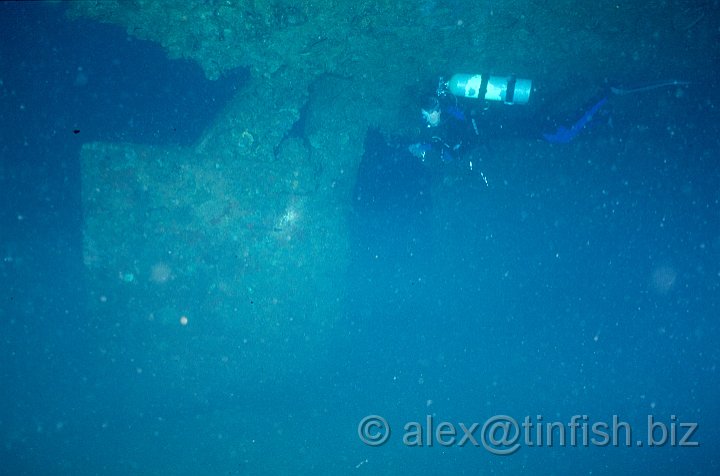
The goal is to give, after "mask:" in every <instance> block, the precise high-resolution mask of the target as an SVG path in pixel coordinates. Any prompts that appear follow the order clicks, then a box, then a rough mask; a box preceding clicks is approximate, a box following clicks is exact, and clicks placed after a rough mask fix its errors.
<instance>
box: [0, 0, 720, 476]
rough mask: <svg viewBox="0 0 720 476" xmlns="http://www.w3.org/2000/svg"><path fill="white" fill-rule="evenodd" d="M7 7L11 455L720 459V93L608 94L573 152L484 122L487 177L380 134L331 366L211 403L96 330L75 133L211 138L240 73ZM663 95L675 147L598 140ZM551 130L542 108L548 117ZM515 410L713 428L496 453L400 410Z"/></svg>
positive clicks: (40, 461) (702, 468)
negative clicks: (149, 373) (496, 131)
mask: <svg viewBox="0 0 720 476" xmlns="http://www.w3.org/2000/svg"><path fill="white" fill-rule="evenodd" d="M0 16H2V19H3V25H4V31H3V34H2V39H1V41H0V79H1V80H2V85H0V99H1V100H0V107H1V108H2V109H1V110H0V121H1V122H2V128H1V129H0V134H1V136H2V143H1V144H0V154H1V160H2V162H1V165H0V167H1V168H0V203H1V204H2V206H1V207H0V253H1V256H0V258H1V259H2V261H0V284H1V285H2V294H1V295H0V298H1V299H2V304H1V305H0V379H1V380H0V388H2V391H0V404H1V408H2V410H0V439H1V440H2V445H0V474H8V475H42V474H48V475H49V474H52V475H59V474H72V475H83V474H88V475H90V474H123V475H126V474H249V475H255V474H352V473H353V472H356V473H357V474H360V473H361V472H364V473H365V474H428V475H436V474H468V475H469V474H553V475H559V474H567V475H577V474H613V475H618V474H628V475H636V474H656V475H661V474H662V475H664V474H667V475H677V474H718V472H719V471H720V461H719V460H718V455H720V445H719V444H718V441H720V431H718V428H717V425H718V424H719V423H720V407H719V406H718V404H717V402H718V399H719V398H720V380H719V379H718V369H717V366H718V361H719V358H720V350H719V349H718V345H717V342H718V337H720V323H718V315H720V313H719V312H718V311H719V310H720V292H719V289H720V213H719V208H720V195H719V194H718V183H720V166H718V162H717V157H718V156H719V154H718V152H720V144H719V143H718V141H717V139H715V137H717V136H718V128H719V126H718V124H719V123H720V121H718V113H717V112H716V105H717V104H718V103H717V101H718V100H719V99H720V98H718V97H716V96H711V97H704V96H703V97H702V98H700V97H698V96H692V95H691V96H690V97H688V96H687V95H686V96H685V97H684V98H679V97H675V92H674V90H673V91H659V92H657V93H658V95H657V96H652V95H645V96H642V97H638V98H635V97H632V96H628V97H623V98H611V99H610V100H609V101H608V104H607V105H606V106H604V110H605V109H607V114H609V115H610V114H612V117H614V120H613V121H610V116H605V117H595V118H594V119H593V123H597V124H596V125H594V127H593V128H592V130H589V131H587V133H584V134H582V135H581V136H579V137H578V138H577V139H576V141H574V142H573V143H571V144H566V145H565V146H564V147H567V148H566V149H557V148H554V149H553V147H555V146H550V145H547V144H543V146H542V147H543V148H542V149H541V148H539V147H538V148H537V149H536V150H538V151H539V150H541V151H544V152H533V153H527V154H523V153H518V154H516V155H512V156H503V157H498V156H494V155H493V151H494V148H493V147H495V148H496V149H501V148H500V146H499V145H495V146H493V143H492V140H488V143H486V144H482V146H479V147H478V149H477V150H479V151H481V152H482V154H484V159H483V160H482V161H481V162H477V163H476V170H475V171H472V172H471V171H467V170H463V169H462V168H461V164H460V163H459V161H457V162H458V163H453V164H449V165H448V166H447V167H445V168H442V167H429V166H427V165H424V164H421V163H418V162H417V161H416V160H415V159H414V158H413V157H412V156H410V155H409V154H408V153H407V152H406V151H405V147H398V146H396V144H397V141H395V140H389V139H388V138H386V137H384V136H382V135H381V134H380V133H378V132H376V131H371V132H370V133H368V136H367V137H366V140H365V151H366V152H365V156H364V160H363V163H362V164H361V168H360V171H359V175H358V183H357V186H356V188H355V191H354V203H355V205H354V207H353V210H352V213H351V216H350V225H351V244H352V251H351V254H352V260H351V266H350V269H349V272H348V276H347V277H346V279H345V281H346V283H345V286H347V287H348V289H351V290H352V292H351V293H350V294H351V297H350V299H349V302H347V303H345V308H346V309H347V311H346V313H345V315H343V316H342V318H340V319H339V320H338V322H337V323H336V325H335V329H334V331H335V334H334V335H333V339H332V343H331V344H330V345H329V348H327V349H324V350H325V354H323V357H322V358H318V359H317V367H316V368H309V369H305V373H304V375H305V377H306V380H305V381H301V382H295V381H293V382H287V383H286V384H285V385H279V386H272V387H268V388H269V389H270V388H271V389H272V391H268V392H267V393H266V392H264V389H265V388H266V387H265V385H264V384H258V386H257V388H254V389H234V391H235V392H236V393H241V394H242V393H244V394H246V395H247V396H246V397H245V398H242V399H239V400H236V399H233V398H228V397H227V391H226V390H227V387H228V386H231V382H232V379H229V380H228V381H222V380H219V378H218V376H217V374H213V373H208V374H205V375H203V374H200V375H197V374H196V375H193V378H194V380H193V381H188V382H182V383H181V384H182V386H185V387H186V388H190V389H193V391H195V389H202V390H203V391H207V395H209V397H207V399H203V400H201V401H198V400H196V399H192V398H185V397H186V395H185V394H184V393H182V392H180V393H179V395H180V397H179V399H172V398H169V399H168V395H167V394H165V393H163V392H162V390H161V389H158V388H155V387H152V386H148V387H141V388H132V389H128V388H127V386H126V383H127V382H129V381H130V380H131V379H132V378H133V377H134V375H132V374H133V371H132V369H130V370H128V369H127V368H125V367H121V366H117V367H112V366H107V365H106V364H107V362H106V361H105V360H104V359H103V358H102V352H103V350H102V349H103V348H104V347H106V345H107V344H108V343H107V342H103V341H101V340H98V339H99V337H98V336H106V335H108V332H106V331H107V330H108V329H97V328H94V327H91V326H89V325H88V324H87V323H88V322H89V319H88V316H86V315H85V314H84V312H85V311H84V308H85V307H84V304H85V303H86V302H87V297H86V291H87V286H86V283H85V282H84V268H83V265H82V257H81V230H82V215H81V207H80V172H79V164H78V153H79V148H80V146H81V145H82V144H83V143H86V142H91V141H96V140H102V141H110V142H135V143H146V144H147V143H150V144H177V145H190V144H193V143H194V142H195V141H196V140H197V139H198V138H199V137H200V134H201V133H202V131H203V130H204V128H205V127H207V126H208V125H209V124H210V123H211V121H212V120H213V118H214V117H215V116H216V114H217V113H218V112H219V111H220V110H221V109H222V107H223V105H224V104H226V102H227V101H228V100H229V98H231V97H232V95H233V94H234V93H235V92H236V90H237V88H238V87H241V85H242V83H243V81H245V80H246V76H245V72H243V71H237V72H235V73H233V74H230V75H228V76H226V77H224V78H222V79H220V80H218V81H215V82H211V81H207V80H206V79H205V78H204V75H203V73H202V71H201V70H200V69H199V68H197V67H196V66H194V65H193V64H192V63H187V62H183V61H170V60H168V59H167V58H166V55H165V53H164V52H163V51H162V50H161V49H160V48H159V47H158V46H156V45H154V44H152V43H146V42H142V41H140V40H136V39H129V38H128V37H127V35H126V34H125V32H124V31H123V30H122V29H121V28H118V27H114V26H110V25H100V24H96V23H92V22H83V21H80V22H68V21H67V20H65V19H64V18H63V16H62V9H61V7H58V6H48V5H44V4H35V3H32V4H27V3H25V4H2V5H0ZM599 81H600V80H599ZM711 89H712V88H703V89H702V93H703V94H711ZM653 94H654V93H653ZM653 97H655V98H657V97H660V98H663V100H664V101H667V102H672V103H673V104H679V106H676V109H674V112H675V113H676V114H677V115H678V117H676V121H677V122H674V123H682V121H681V119H683V118H684V119H685V121H686V122H688V123H690V124H692V127H690V126H688V127H687V128H679V129H677V131H676V132H675V134H676V135H677V136H679V137H677V139H676V140H673V141H668V140H666V139H664V141H663V142H662V144H663V146H662V147H659V146H658V147H656V146H654V144H653V141H652V139H649V140H648V143H647V144H645V145H642V146H639V145H637V144H635V145H632V144H631V145H629V146H628V150H629V151H630V152H629V153H625V154H620V153H617V154H614V155H612V156H608V155H607V154H605V153H603V152H601V151H599V150H598V151H594V150H593V149H588V148H585V149H583V148H582V147H583V146H582V141H583V139H587V140H599V139H601V138H602V137H606V138H608V140H610V139H612V141H610V142H612V144H611V146H608V147H612V150H613V151H617V150H618V149H619V148H618V147H617V144H618V143H622V141H623V138H624V136H623V134H624V132H623V131H627V130H631V129H632V128H633V127H637V126H638V123H639V121H641V120H644V121H645V124H647V126H648V127H650V128H653V129H656V130H663V128H664V126H663V125H664V124H665V123H666V122H667V121H668V118H667V117H664V116H663V115H661V114H658V115H655V116H653V115H650V116H647V115H645V116H643V115H642V113H641V112H640V111H642V110H644V109H645V108H652V107H656V106H657V101H656V100H655V101H653V100H652V99H651V98H653ZM584 106H585V105H584V104H578V111H580V110H581V109H582V108H583V107H584ZM548 108H549V106H547V105H546V106H545V107H544V111H545V112H547V110H548ZM487 114H493V111H492V110H491V111H490V112H489V113H486V115H485V116H484V117H488V116H487ZM513 114H518V113H516V112H513ZM598 115H600V114H598ZM648 117H650V119H648ZM531 119H532V118H531ZM523 120H525V119H523ZM559 120H560V121H562V120H564V118H560V119H559ZM552 127H553V124H551V123H548V118H547V117H544V116H543V117H537V118H535V123H534V124H533V125H532V126H531V127H529V129H531V130H533V131H535V132H533V134H535V135H537V134H536V131H541V130H550V129H552ZM76 131H77V132H76ZM514 134H515V133H512V132H507V131H506V136H505V137H503V138H502V139H503V140H507V139H508V137H512V136H513V135H514ZM517 135H518V136H519V139H523V140H527V139H528V138H529V139H532V138H533V137H534V136H533V137H523V136H522V134H517ZM486 139H487V138H486ZM408 140H409V142H414V138H409V139H408ZM576 142H577V144H576ZM578 144H579V145H578ZM573 147H578V148H577V149H573ZM502 150H504V149H502ZM643 150H645V151H647V152H646V153H642V151H643ZM573 151H575V152H573ZM574 154H575V155H574ZM477 167H479V168H477ZM479 170H482V171H483V172H484V174H485V175H486V176H487V177H488V178H489V184H488V185H486V184H485V183H484V181H482V180H481V178H480V177H479V175H478V171H479ZM308 332H312V329H308ZM135 345H137V347H133V343H129V344H128V353H129V354H132V353H133V352H140V351H141V348H142V346H141V343H135ZM203 357H204V356H202V355H198V359H203ZM276 359H277V362H276V363H277V365H288V362H287V360H288V359H287V356H285V355H278V356H276ZM101 363H102V364H101ZM270 365H272V363H270ZM99 381H101V382H105V383H104V384H103V385H98V383H97V382H99ZM107 382H117V385H114V384H108V383H107ZM229 382H230V383H229ZM278 388H282V391H278ZM187 393H192V392H191V391H188V392H187ZM371 414H378V415H381V416H383V417H384V418H385V419H387V421H388V423H389V424H390V425H391V426H392V428H393V431H392V433H391V435H390V437H391V438H390V441H389V443H388V444H385V445H383V446H380V447H370V446H368V445H365V444H363V443H362V442H361V441H360V439H359V438H358V435H357V425H358V422H360V420H361V419H362V418H363V417H365V416H367V415H371ZM501 414H502V415H509V416H512V417H513V418H515V419H516V420H518V421H519V422H522V420H523V418H525V417H526V416H527V417H529V418H530V419H531V420H532V422H533V423H537V422H538V421H539V420H541V421H543V422H549V421H560V422H566V423H567V422H569V421H571V419H572V417H573V415H580V416H582V415H587V421H589V422H590V423H591V424H592V423H595V422H601V421H606V422H610V423H611V419H612V416H613V415H618V417H619V418H620V419H621V420H623V421H625V422H628V423H629V424H630V425H632V429H633V438H632V439H633V442H634V441H635V440H638V439H644V438H645V437H646V434H645V433H646V426H647V418H648V415H652V416H653V418H655V420H656V421H658V422H661V423H663V424H666V425H668V426H669V425H670V424H671V423H675V424H676V426H675V428H676V429H677V435H678V438H680V437H682V436H683V435H684V433H685V431H686V430H685V427H684V426H682V427H681V424H683V425H684V424H686V423H697V424H698V429H697V431H696V432H695V433H694V434H693V435H692V437H691V441H693V442H699V443H700V446H699V447H678V445H670V444H666V445H664V446H663V447H656V448H648V447H643V448H638V447H635V446H634V445H633V447H631V448H625V447H619V448H615V447H597V446H595V445H590V447H574V448H569V447H564V448H563V447H561V445H555V446H553V447H548V445H547V444H543V445H538V444H537V439H535V443H536V444H535V447H530V446H529V445H523V447H521V448H520V449H519V450H518V451H517V453H515V454H513V455H509V456H496V455H493V454H491V453H490V452H489V451H487V450H486V449H484V448H479V447H475V446H473V445H472V444H470V443H469V444H467V445H465V446H463V447H459V446H458V445H453V446H451V447H443V446H442V445H440V444H439V443H437V442H436V443H435V444H434V445H433V446H432V447H427V446H425V447H422V448H418V447H411V446H409V445H403V444H402V436H403V433H404V430H403V428H402V426H403V424H405V423H407V422H412V421H419V422H421V423H423V424H425V423H426V422H427V420H426V419H427V415H430V416H431V418H432V419H433V421H434V422H435V423H436V424H437V423H440V422H443V421H444V422H448V423H452V424H453V425H454V426H455V428H456V429H457V428H459V423H461V422H463V423H465V424H467V425H468V426H470V425H471V424H472V423H473V422H479V423H480V424H482V423H483V422H485V421H487V420H488V419H489V418H491V417H492V416H494V415H501ZM583 421H585V420H583ZM480 433H481V431H480V430H479V429H478V430H477V431H475V432H474V433H473V434H474V436H475V437H477V438H478V439H479V437H480ZM654 435H655V436H656V437H657V438H659V437H660V436H661V432H660V431H659V430H657V431H656V432H655V433H654ZM591 436H592V435H591ZM645 446H647V445H645Z"/></svg>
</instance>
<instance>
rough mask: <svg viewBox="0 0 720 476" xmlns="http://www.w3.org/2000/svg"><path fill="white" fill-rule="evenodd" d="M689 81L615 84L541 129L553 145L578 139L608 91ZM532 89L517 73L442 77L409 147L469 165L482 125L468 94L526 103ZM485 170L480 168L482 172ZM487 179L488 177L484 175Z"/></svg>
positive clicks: (427, 157)
mask: <svg viewBox="0 0 720 476" xmlns="http://www.w3.org/2000/svg"><path fill="white" fill-rule="evenodd" d="M689 84H690V83H689V82H688V81H682V80H677V79H671V80H661V81H656V82H653V83H646V84H643V85H639V86H636V87H630V88H622V87H611V88H610V90H609V91H608V92H607V93H606V94H605V95H604V96H603V97H602V98H601V99H599V100H596V102H594V103H593V104H592V105H591V106H590V107H589V108H588V109H587V110H586V111H585V112H584V113H583V115H582V116H581V117H580V118H579V119H578V120H577V121H575V122H574V123H573V124H572V125H570V126H569V127H565V126H559V127H558V128H557V129H556V131H554V132H546V133H544V134H542V138H543V139H544V140H545V141H547V142H549V143H552V144H567V143H569V142H571V141H572V140H574V139H575V137H577V136H578V135H579V134H580V133H581V132H582V131H583V130H585V129H586V127H587V125H588V123H589V122H590V121H591V120H592V119H593V117H594V116H595V115H596V114H597V113H598V111H599V110H600V109H602V108H603V107H604V106H605V104H606V103H607V102H608V99H609V97H610V96H613V95H614V96H624V95H628V94H634V93H639V92H644V91H651V90H654V89H659V88H664V87H668V86H688V85H689ZM531 92H532V81H531V80H529V79H521V78H517V77H515V76H490V75H481V74H455V75H453V76H452V77H451V78H450V80H449V81H444V80H443V78H442V77H441V78H440V80H439V82H438V86H437V90H436V95H435V96H432V97H430V98H428V100H427V102H426V104H425V106H424V107H423V108H422V109H421V113H422V117H423V119H424V121H425V126H426V127H425V128H424V129H425V132H424V133H423V134H422V137H421V140H420V141H419V142H416V143H414V144H411V145H410V146H409V147H408V151H409V152H410V153H411V154H412V155H413V156H415V157H417V158H418V159H420V160H421V161H423V162H429V163H441V164H445V163H460V164H464V165H467V167H469V169H470V170H472V169H473V167H474V166H475V165H476V164H473V161H472V156H473V154H472V153H471V149H472V148H473V147H475V146H476V145H477V144H478V142H479V136H480V126H479V125H478V123H477V121H476V118H475V117H474V115H473V114H472V113H469V114H468V113H466V112H465V111H464V110H463V108H461V107H460V104H461V101H465V100H466V99H481V100H485V101H496V102H502V103H504V104H508V105H512V104H526V103H527V102H528V101H529V99H530V93H531ZM480 173H481V175H482V172H480ZM482 177H483V179H484V180H485V183H486V184H487V179H486V178H485V176H484V175H482Z"/></svg>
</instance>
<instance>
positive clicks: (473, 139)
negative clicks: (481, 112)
mask: <svg viewBox="0 0 720 476" xmlns="http://www.w3.org/2000/svg"><path fill="white" fill-rule="evenodd" d="M531 89H532V82H531V81H530V80H528V79H518V78H516V77H515V76H489V75H488V76H483V75H481V74H455V75H454V76H452V77H451V78H450V80H449V81H445V80H444V79H443V78H442V77H441V78H440V80H439V81H438V86H437V90H436V94H435V96H432V97H430V98H428V99H427V102H426V104H425V105H424V107H423V108H422V109H421V113H422V118H423V119H424V122H425V126H426V127H425V128H424V133H423V134H422V137H421V140H420V141H419V142H416V143H414V144H411V145H410V146H409V147H408V151H409V152H410V153H411V154H412V155H413V156H415V157H417V158H418V159H420V160H421V161H423V162H428V163H441V164H448V163H455V164H463V166H467V167H468V168H469V169H470V170H473V167H474V166H475V165H476V164H474V163H473V160H472V156H473V154H472V153H471V149H472V148H473V147H475V146H476V145H477V144H478V142H479V138H480V131H479V127H478V123H477V121H476V118H475V117H474V114H473V113H472V112H470V113H466V111H465V110H464V109H463V108H461V107H460V104H461V100H462V99H463V98H465V99H484V100H486V101H502V102H503V103H505V104H525V103H527V102H528V100H529V98H530V92H531ZM480 173H481V175H482V177H483V179H484V180H485V183H486V184H487V179H486V178H485V175H484V174H482V172H480Z"/></svg>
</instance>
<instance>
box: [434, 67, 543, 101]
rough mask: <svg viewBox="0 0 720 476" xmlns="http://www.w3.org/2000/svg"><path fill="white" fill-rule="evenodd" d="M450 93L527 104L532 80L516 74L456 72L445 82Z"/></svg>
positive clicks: (465, 96)
mask: <svg viewBox="0 0 720 476" xmlns="http://www.w3.org/2000/svg"><path fill="white" fill-rule="evenodd" d="M445 88H446V90H447V91H448V92H450V94H452V95H454V96H460V97H464V98H473V99H480V98H482V99H485V100H487V101H502V102H504V103H505V104H526V103H527V102H528V100H529V99H530V91H531V90H532V81H531V80H529V79H521V78H516V77H515V76H483V75H482V74H460V73H459V74H455V75H453V77H452V78H450V81H448V82H447V83H445Z"/></svg>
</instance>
